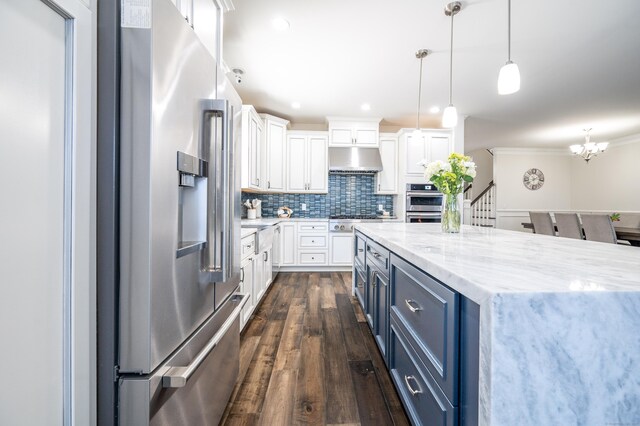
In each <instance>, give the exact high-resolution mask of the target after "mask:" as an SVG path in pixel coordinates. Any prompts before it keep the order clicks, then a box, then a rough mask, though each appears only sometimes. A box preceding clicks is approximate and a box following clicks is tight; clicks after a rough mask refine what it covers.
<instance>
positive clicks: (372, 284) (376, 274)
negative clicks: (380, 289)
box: [371, 271, 378, 287]
mask: <svg viewBox="0 0 640 426" xmlns="http://www.w3.org/2000/svg"><path fill="white" fill-rule="evenodd" d="M376 278H378V271H373V272H372V273H371V286H372V287H375V286H376V285H377V283H376Z"/></svg>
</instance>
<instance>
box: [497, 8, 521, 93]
mask: <svg viewBox="0 0 640 426" xmlns="http://www.w3.org/2000/svg"><path fill="white" fill-rule="evenodd" d="M507 4H508V6H507V10H508V14H509V24H508V25H507V34H508V37H507V40H508V47H507V63H506V64H504V66H503V67H502V68H500V74H498V93H499V94H501V95H510V94H512V93H516V92H517V91H518V90H520V70H519V69H518V65H517V64H515V63H514V62H513V61H511V0H507Z"/></svg>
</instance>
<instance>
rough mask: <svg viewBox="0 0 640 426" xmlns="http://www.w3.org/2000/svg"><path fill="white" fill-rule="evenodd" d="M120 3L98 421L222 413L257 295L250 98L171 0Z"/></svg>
mask: <svg viewBox="0 0 640 426" xmlns="http://www.w3.org/2000/svg"><path fill="white" fill-rule="evenodd" d="M101 3H105V2H101ZM110 3H120V5H117V4H116V5H103V6H102V8H101V10H100V11H102V12H104V13H105V16H102V17H101V18H100V21H99V40H100V37H102V40H100V41H99V43H100V44H99V47H98V48H99V52H100V53H99V55H100V57H99V74H100V73H103V75H99V82H98V84H99V89H98V90H99V92H98V95H99V104H98V105H99V107H98V114H99V117H98V120H99V128H98V144H99V145H100V144H104V146H102V147H100V148H99V151H98V174H99V175H98V208H99V210H100V213H99V214H98V312H99V315H98V362H99V365H98V370H99V377H98V419H99V424H105V425H109V424H113V425H118V424H119V425H126V426H129V425H190V426H191V425H193V426H197V425H216V424H218V422H219V420H220V418H221V416H222V414H223V411H224V408H225V406H226V403H227V401H228V399H229V396H230V394H231V391H232V390H233V387H234V385H235V381H236V379H237V374H238V369H239V333H240V328H239V314H240V311H241V309H242V307H243V305H244V303H246V300H247V298H248V296H247V295H242V294H238V293H236V290H237V288H238V285H239V278H240V273H239V272H240V264H239V261H240V189H239V182H240V180H239V173H238V172H239V170H238V169H239V166H238V165H237V160H238V159H239V158H240V156H239V152H238V150H239V147H240V144H239V143H238V141H239V131H240V123H239V120H240V113H241V104H240V98H239V97H238V95H237V93H236V92H235V91H234V90H233V87H232V86H231V84H230V83H229V80H228V79H227V78H226V77H225V76H224V73H223V72H222V71H221V70H220V68H219V66H218V64H217V63H216V60H215V59H214V58H213V56H211V55H210V54H209V52H208V50H207V49H206V48H205V47H204V45H203V44H202V43H201V42H200V40H199V39H198V37H197V36H196V35H195V33H194V31H193V29H192V28H191V26H190V25H189V24H188V23H187V22H186V21H185V20H184V19H183V17H182V16H181V14H180V13H179V12H178V10H177V9H176V8H175V6H174V5H173V4H172V3H171V2H170V0H151V1H142V2H140V1H138V2H136V1H123V2H110ZM100 11H99V14H100ZM109 87H111V88H112V89H113V90H115V91H116V92H117V95H116V96H113V97H112V96H111V95H110V92H109V90H108V89H109ZM103 97H104V99H103ZM110 123H111V124H112V125H113V126H115V128H116V129H117V130H116V131H114V132H112V133H110V130H109V124H110ZM110 201H111V203H110ZM103 208H104V209H105V211H102V209H103ZM109 370H111V374H109ZM110 376H111V377H110Z"/></svg>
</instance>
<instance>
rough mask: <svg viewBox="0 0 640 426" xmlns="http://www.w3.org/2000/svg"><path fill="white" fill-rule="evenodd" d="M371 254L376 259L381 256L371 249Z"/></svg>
mask: <svg viewBox="0 0 640 426" xmlns="http://www.w3.org/2000/svg"><path fill="white" fill-rule="evenodd" d="M371 254H372V255H373V257H375V258H376V259H378V258H379V257H380V256H382V255H381V254H380V253H378V252H377V251H372V252H371Z"/></svg>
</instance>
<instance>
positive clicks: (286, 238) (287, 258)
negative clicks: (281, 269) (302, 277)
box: [280, 223, 297, 266]
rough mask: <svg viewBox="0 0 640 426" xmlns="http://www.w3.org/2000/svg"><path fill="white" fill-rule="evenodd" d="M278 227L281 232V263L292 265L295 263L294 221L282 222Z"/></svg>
mask: <svg viewBox="0 0 640 426" xmlns="http://www.w3.org/2000/svg"><path fill="white" fill-rule="evenodd" d="M280 229H281V232H282V239H281V240H280V244H281V249H282V251H281V253H282V257H281V258H280V259H281V261H282V262H281V264H282V265H284V266H292V265H295V264H296V251H297V247H296V224H295V223H282V224H280Z"/></svg>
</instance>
